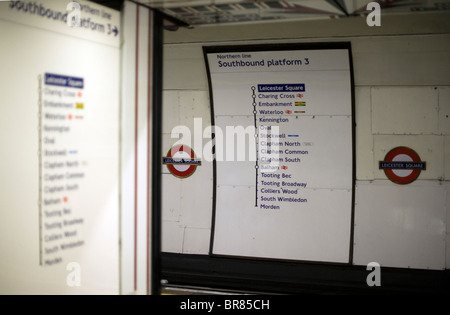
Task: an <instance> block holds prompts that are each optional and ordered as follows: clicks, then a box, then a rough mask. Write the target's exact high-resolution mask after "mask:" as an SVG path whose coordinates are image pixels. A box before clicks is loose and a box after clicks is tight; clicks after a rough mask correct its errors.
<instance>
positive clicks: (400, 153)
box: [379, 147, 426, 184]
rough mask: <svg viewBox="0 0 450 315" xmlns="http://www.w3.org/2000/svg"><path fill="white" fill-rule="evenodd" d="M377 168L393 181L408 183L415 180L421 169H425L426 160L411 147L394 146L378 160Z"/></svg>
mask: <svg viewBox="0 0 450 315" xmlns="http://www.w3.org/2000/svg"><path fill="white" fill-rule="evenodd" d="M379 168H380V169H382V170H384V173H385V174H386V176H387V177H388V178H389V179H390V180H391V181H392V182H394V183H397V184H409V183H412V182H413V181H415V180H416V179H417V178H418V177H419V175H420V172H421V171H424V170H426V162H423V161H422V160H421V159H420V157H419V155H418V154H417V153H416V151H414V150H413V149H411V148H408V147H396V148H394V149H392V150H391V151H389V152H388V153H387V154H386V157H385V158H384V161H380V164H379Z"/></svg>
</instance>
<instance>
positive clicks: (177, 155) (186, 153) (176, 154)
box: [163, 145, 202, 178]
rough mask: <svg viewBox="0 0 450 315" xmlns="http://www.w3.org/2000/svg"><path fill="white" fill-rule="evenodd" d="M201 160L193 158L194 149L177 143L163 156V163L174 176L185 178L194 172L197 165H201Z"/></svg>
mask: <svg viewBox="0 0 450 315" xmlns="http://www.w3.org/2000/svg"><path fill="white" fill-rule="evenodd" d="M201 163H202V162H201V160H200V159H197V158H195V153H194V151H193V150H192V149H191V148H190V147H189V146H187V145H177V146H174V147H172V148H171V149H170V150H169V152H167V156H166V157H163V164H165V165H167V168H168V170H169V171H170V173H172V174H173V175H174V176H176V177H179V178H186V177H189V176H191V175H192V174H194V172H195V170H196V169H197V166H200V165H201Z"/></svg>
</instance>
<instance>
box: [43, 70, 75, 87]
mask: <svg viewBox="0 0 450 315" xmlns="http://www.w3.org/2000/svg"><path fill="white" fill-rule="evenodd" d="M45 84H46V85H55V86H62V87H70V88H77V89H82V88H84V79H83V78H76V77H69V76H65V75H60V74H53V73H46V74H45Z"/></svg>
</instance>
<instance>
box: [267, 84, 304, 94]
mask: <svg viewBox="0 0 450 315" xmlns="http://www.w3.org/2000/svg"><path fill="white" fill-rule="evenodd" d="M258 92H305V84H304V83H298V84H258Z"/></svg>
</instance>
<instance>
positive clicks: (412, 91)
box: [163, 17, 450, 269]
mask: <svg viewBox="0 0 450 315" xmlns="http://www.w3.org/2000/svg"><path fill="white" fill-rule="evenodd" d="M402 19H403V20H402V21H405V19H406V18H405V17H402ZM430 19H432V17H427V21H429V20H430ZM437 21H438V20H437ZM410 22H411V23H414V21H410ZM311 23H314V22H311ZM339 23H341V24H339ZM351 23H354V24H355V26H358V27H361V25H360V21H358V20H354V22H351V21H348V20H347V21H342V22H338V23H336V24H335V27H336V28H339V27H342V34H341V35H340V36H334V35H335V34H336V28H334V29H333V30H331V29H330V30H329V31H328V32H327V30H324V29H318V30H316V31H315V32H316V33H317V34H318V35H317V37H314V34H313V33H314V31H311V32H312V33H311V34H312V35H311V36H310V37H308V36H306V35H305V34H304V32H303V31H299V34H301V35H299V37H295V36H294V35H293V32H292V30H291V31H289V32H288V33H287V34H289V35H287V36H286V37H285V38H283V37H278V38H276V39H268V38H267V37H266V36H268V35H267V34H268V33H267V32H265V31H266V30H267V31H268V30H269V29H270V32H269V33H270V34H272V33H274V32H275V31H274V28H275V29H276V28H277V27H278V26H277V24H276V23H272V24H268V25H266V26H261V28H260V29H259V31H260V33H258V30H257V29H256V28H255V27H254V26H252V27H250V28H249V30H251V33H249V32H250V31H247V32H246V28H245V27H244V26H242V27H241V28H239V27H236V26H235V27H230V28H228V29H227V28H223V27H222V28H221V27H220V26H217V27H211V28H200V29H197V30H195V29H194V30H182V31H180V32H181V35H179V36H178V35H177V34H169V35H168V38H169V40H168V42H167V43H166V45H165V47H164V49H165V50H164V51H165V53H164V54H165V63H164V67H165V73H164V89H165V94H164V106H165V109H164V110H165V111H164V132H165V135H164V139H165V142H164V145H165V148H164V150H168V149H169V148H170V146H171V145H172V144H173V143H174V142H175V141H176V139H171V138H170V130H171V128H173V126H174V125H176V124H183V125H186V126H193V121H194V118H195V117H200V118H202V121H203V128H205V127H206V126H207V125H208V124H210V112H209V111H210V109H209V106H210V104H209V94H208V82H207V76H206V69H205V63H204V57H203V51H202V46H203V45H223V44H226V45H246V44H258V43H261V44H262V43H277V42H291V43H292V42H294V43H295V42H330V41H350V42H351V44H352V54H353V66H354V77H355V106H356V108H355V115H356V117H355V119H356V124H357V125H356V129H355V130H356V175H357V190H356V202H357V204H356V205H355V223H356V226H355V234H354V238H355V251H354V263H355V264H366V263H367V262H368V260H373V261H377V260H379V262H380V263H381V264H382V265H384V266H392V267H405V268H408V267H411V268H425V269H426V268H431V269H442V268H445V266H446V267H447V268H449V265H450V262H449V260H450V257H449V254H448V253H449V252H450V250H447V251H446V248H447V249H449V247H450V245H449V237H448V236H447V234H446V233H447V230H450V229H447V226H448V219H447V218H448V217H450V210H449V199H450V196H449V191H450V189H449V186H450V184H449V182H448V180H449V178H450V118H449V117H448V116H450V75H449V73H450V58H449V57H450V29H448V27H447V29H445V27H446V26H445V25H444V26H443V28H444V29H443V30H442V29H441V28H439V27H440V26H439V25H438V24H436V25H420V23H419V22H418V21H415V23H416V24H414V25H415V28H414V30H411V31H410V33H408V31H406V30H405V28H404V25H395V24H392V25H391V26H389V27H387V28H385V29H384V31H383V30H381V31H378V32H379V33H383V32H384V33H383V34H378V35H377V36H370V34H368V33H369V31H368V30H366V29H361V31H360V32H361V34H362V35H361V36H359V35H358V31H357V30H355V29H351V28H350V27H349V26H350V25H351ZM417 23H419V25H417ZM295 25H297V24H295ZM285 27H286V24H280V26H279V33H280V34H283V29H284V28H285ZM350 29H351V30H350ZM420 29H427V30H428V33H427V34H423V33H418V32H419V31H417V32H416V31H415V30H420ZM397 31H398V32H397ZM374 32H375V30H374ZM433 32H434V34H433ZM214 34H217V35H214ZM258 34H261V35H260V36H258ZM265 34H266V35H265ZM328 34H333V36H331V35H328ZM346 34H351V35H349V36H346ZM250 35H252V36H253V37H252V40H247V39H248V38H249V36H250ZM177 36H178V37H177ZM189 36H192V37H191V39H190V38H189ZM202 36H203V37H204V38H205V41H204V42H203V41H202ZM176 115H178V116H176ZM204 141H206V140H204ZM399 145H403V146H409V147H411V148H412V149H414V150H416V152H417V153H418V154H419V155H420V157H421V158H422V160H423V161H426V162H427V169H426V171H423V172H422V173H421V175H420V177H419V179H418V180H417V181H416V182H414V183H413V184H411V185H406V186H400V185H397V184H394V183H392V182H390V181H389V180H387V178H386V176H385V174H384V172H383V171H381V170H379V169H378V162H379V161H380V160H383V159H384V156H385V155H386V153H387V152H388V151H389V150H390V149H392V148H394V147H395V146H399ZM212 177H213V172H212V164H211V163H207V162H206V163H204V164H203V165H202V166H201V167H199V168H198V170H197V172H196V173H195V174H194V175H193V176H191V177H189V178H187V179H183V180H181V179H176V178H174V177H173V176H172V175H170V174H169V173H167V172H166V173H165V174H164V176H163V178H164V192H163V193H164V209H163V211H164V215H163V219H164V222H163V250H164V251H169V252H176V253H195V254H208V251H209V245H210V244H209V242H210V229H211V219H212V218H211V215H212V185H213V179H212ZM446 238H447V241H445V239H446ZM446 252H447V254H446ZM446 255H447V258H446Z"/></svg>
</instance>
